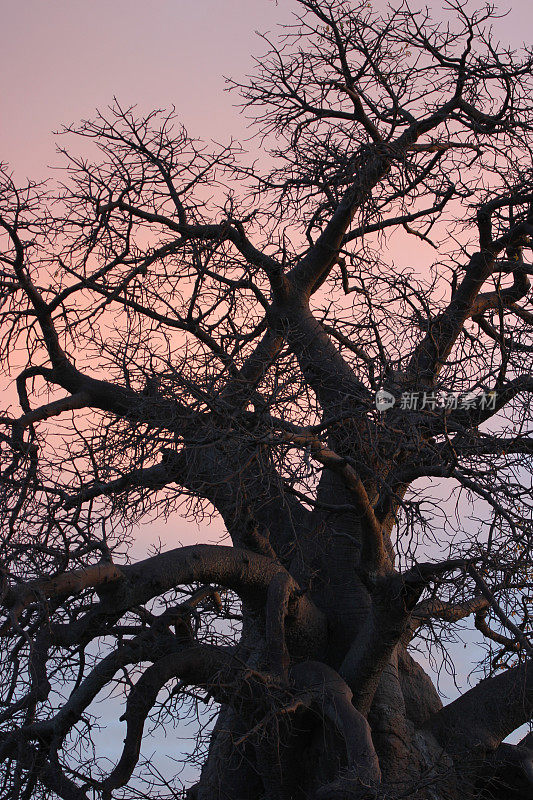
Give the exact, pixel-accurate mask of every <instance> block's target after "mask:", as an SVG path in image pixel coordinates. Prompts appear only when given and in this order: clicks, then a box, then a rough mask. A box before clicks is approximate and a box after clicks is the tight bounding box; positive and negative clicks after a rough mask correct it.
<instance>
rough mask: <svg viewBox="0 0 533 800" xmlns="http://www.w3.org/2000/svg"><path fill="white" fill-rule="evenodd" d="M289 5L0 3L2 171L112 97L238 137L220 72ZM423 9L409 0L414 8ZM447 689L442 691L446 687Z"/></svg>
mask: <svg viewBox="0 0 533 800" xmlns="http://www.w3.org/2000/svg"><path fill="white" fill-rule="evenodd" d="M479 4H480V5H481V0H480V2H479ZM295 5H296V4H295V2H294V0H279V4H278V5H276V2H275V0H19V2H16V0H5V1H4V3H3V4H2V25H3V31H4V33H3V37H2V49H1V51H0V103H1V126H0V160H3V161H7V162H9V163H10V164H11V166H12V168H13V170H14V172H15V176H16V178H17V179H18V180H19V181H22V180H23V179H24V177H26V176H29V177H34V178H44V177H46V175H47V174H49V171H48V170H47V165H49V164H53V163H58V158H57V156H56V155H55V145H54V140H53V137H52V135H51V131H52V130H53V129H57V128H59V127H60V126H61V124H62V123H70V122H76V121H77V120H79V119H80V118H82V117H90V116H91V115H92V114H93V112H94V109H95V108H96V107H101V108H103V107H105V106H106V105H108V104H109V103H110V102H111V101H112V98H113V96H114V95H116V96H117V98H118V99H119V101H120V102H121V103H122V104H123V105H126V104H132V103H137V104H138V105H139V107H140V109H141V110H143V111H150V110H151V109H152V108H154V107H169V106H170V105H172V104H174V105H175V106H176V108H177V111H178V114H179V115H180V117H181V119H182V121H183V122H184V124H185V125H186V127H187V128H188V129H189V132H190V133H191V134H192V135H194V136H200V137H203V138H206V139H209V138H215V139H218V140H226V139H227V138H229V136H230V135H231V134H233V135H234V136H235V137H236V138H242V137H243V136H244V135H245V127H244V124H243V121H242V119H241V118H239V115H238V112H237V110H236V109H235V108H234V107H233V104H234V103H235V102H237V98H236V96H232V95H228V94H226V93H224V92H223V88H224V80H223V75H228V76H233V77H235V78H238V77H241V76H243V75H244V74H245V73H246V72H247V71H249V70H250V69H251V67H252V62H251V53H256V54H260V53H261V52H262V51H263V50H264V45H263V44H262V43H261V42H259V41H258V39H257V37H256V36H255V35H254V31H255V30H261V31H265V30H268V29H271V30H272V29H273V28H274V27H275V24H276V22H277V21H282V22H283V21H288V20H289V18H290V10H291V9H292V8H294V7H295ZM373 5H374V7H375V8H378V9H379V8H384V7H385V6H386V3H385V2H384V0H376V1H375V2H374V3H373ZM424 5H425V3H423V2H418V1H417V0H413V2H412V6H413V8H421V7H423V6H424ZM433 5H434V8H435V9H438V8H439V7H440V5H441V4H440V2H435V3H434V4H433ZM509 6H510V3H509V0H506V2H505V3H502V4H501V8H502V10H505V9H506V8H509ZM532 28H533V3H532V2H531V0H515V2H514V3H513V7H512V9H511V10H510V13H509V15H508V17H507V18H506V19H504V20H501V21H500V22H499V23H498V26H497V33H498V37H499V38H500V39H501V40H502V41H508V42H509V43H510V44H512V45H513V46H516V47H518V46H519V45H521V44H522V42H523V40H524V39H526V40H530V38H531V30H532ZM169 528H170V529H171V530H172V535H169ZM220 530H221V526H220V525H215V526H213V527H212V528H211V529H209V530H207V529H206V528H205V526H201V527H200V529H197V527H196V525H194V524H193V523H191V524H190V525H186V524H185V523H183V522H182V521H181V520H178V521H176V520H171V521H170V523H169V527H167V528H165V526H164V525H163V523H158V524H157V525H154V526H148V527H147V528H145V529H144V530H143V531H142V532H141V534H140V535H139V538H138V542H137V545H136V547H135V550H134V553H135V555H137V554H141V553H142V551H143V550H145V549H146V547H147V545H148V543H149V542H150V541H155V540H156V539H157V537H158V536H161V537H162V538H163V539H165V540H166V541H167V542H168V541H169V540H171V541H172V545H173V546H175V545H176V544H177V541H176V539H181V540H183V541H186V540H189V541H190V540H194V539H201V540H203V541H207V540H214V539H215V537H216V534H217V533H218V532H219V531H220ZM445 683H446V682H445ZM447 688H449V689H450V691H451V692H452V693H453V690H452V689H451V684H450V686H449V687H447Z"/></svg>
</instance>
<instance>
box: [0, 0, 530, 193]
mask: <svg viewBox="0 0 533 800" xmlns="http://www.w3.org/2000/svg"><path fill="white" fill-rule="evenodd" d="M504 4H505V5H504ZM373 5H374V7H375V8H377V9H381V8H384V7H385V5H386V4H385V2H384V0H374V3H373ZM422 5H425V4H423V3H420V2H416V0H413V7H415V8H416V7H422ZM440 5H441V4H440V2H439V1H438V0H437V1H436V2H435V4H434V6H435V9H436V10H435V13H436V14H437V9H438V8H439V7H440ZM510 5H511V3H510V2H509V0H503V2H502V3H501V8H502V10H505V8H506V7H509V6H510ZM293 8H295V2H294V0H279V2H278V3H276V0H90V2H87V0H21V2H15V0H0V9H1V12H2V27H3V36H2V48H1V52H0V104H1V105H0V108H1V116H0V159H1V160H3V161H8V162H9V163H10V164H11V165H12V167H13V169H14V170H15V174H16V176H17V177H18V178H20V179H22V178H23V177H25V176H30V177H33V178H43V177H44V176H45V175H46V174H47V172H48V171H47V169H46V167H47V165H50V164H53V163H57V160H58V159H57V156H56V155H55V145H54V139H53V136H52V134H51V132H52V131H53V130H56V129H58V128H59V127H60V126H61V124H64V123H69V122H75V121H77V120H79V119H80V118H82V117H85V118H86V117H88V116H91V115H92V114H93V112H94V109H95V108H96V107H100V108H103V107H105V106H106V105H108V104H109V103H110V102H111V101H112V98H113V96H117V97H118V99H119V100H120V101H121V103H123V104H129V103H138V104H139V107H140V108H141V109H142V110H146V111H149V110H151V109H153V108H155V107H165V108H166V107H169V106H170V105H172V104H174V105H175V106H176V108H177V111H178V113H179V115H180V117H181V118H182V120H183V122H184V123H185V125H186V127H188V128H189V131H190V133H191V134H193V135H195V136H201V137H205V138H214V139H226V138H228V137H229V135H230V134H233V135H234V136H237V137H241V136H243V135H245V133H246V131H245V127H244V124H243V121H242V119H239V115H238V112H237V110H236V109H235V108H234V103H235V102H236V97H235V96H234V95H229V94H228V93H226V92H224V91H223V89H224V78H223V76H224V75H226V76H232V77H238V76H242V75H244V74H245V73H246V72H247V71H248V70H249V69H250V66H251V53H255V54H256V55H258V54H260V53H261V51H262V49H263V45H262V44H261V42H259V41H258V39H257V36H256V35H255V31H257V30H260V31H266V30H269V29H270V30H272V29H273V28H274V27H275V25H276V23H277V22H287V21H288V20H289V18H290V13H291V9H293ZM532 24H533V4H532V3H531V2H530V0H515V2H514V3H513V4H512V9H511V10H510V13H509V15H508V17H507V18H506V19H503V20H500V21H499V23H498V34H499V35H500V37H501V39H502V40H508V41H509V42H510V43H512V44H513V45H515V46H516V45H520V44H521V43H522V41H523V38H524V37H526V38H527V37H528V36H530V31H531V29H532Z"/></svg>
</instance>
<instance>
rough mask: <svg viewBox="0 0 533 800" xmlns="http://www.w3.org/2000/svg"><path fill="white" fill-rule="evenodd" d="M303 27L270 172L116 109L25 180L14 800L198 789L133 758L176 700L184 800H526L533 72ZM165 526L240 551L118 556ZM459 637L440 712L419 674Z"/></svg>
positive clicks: (6, 789)
mask: <svg viewBox="0 0 533 800" xmlns="http://www.w3.org/2000/svg"><path fill="white" fill-rule="evenodd" d="M298 8H299V13H298V14H296V16H295V18H294V23H293V24H292V25H290V26H288V27H285V28H283V29H282V30H281V32H280V34H279V36H278V37H277V38H276V37H272V38H268V37H264V48H265V49H266V53H265V54H264V55H262V56H261V57H260V58H258V60H257V61H256V64H255V68H254V72H253V74H252V75H251V76H250V77H249V78H247V79H246V80H244V81H243V82H242V83H240V84H239V83H232V88H233V89H234V90H235V91H237V92H240V95H241V98H242V102H243V107H244V113H246V114H248V115H250V117H251V118H252V123H253V124H255V125H256V127H257V131H258V137H259V138H258V140H257V142H258V149H259V151H260V154H259V156H258V158H257V159H256V160H255V161H253V160H250V159H249V157H248V156H247V154H246V153H245V152H244V151H243V150H242V149H241V148H240V147H239V146H237V145H236V144H235V143H230V144H228V145H216V144H212V145H207V144H203V143H201V142H200V141H198V140H195V139H193V138H191V137H190V136H189V135H188V134H187V133H186V131H185V130H184V129H183V128H182V127H180V126H179V124H178V121H177V120H176V119H175V115H174V113H162V112H153V113H150V114H148V115H147V116H142V115H140V113H139V112H137V111H136V110H135V109H134V108H124V107H122V106H121V105H120V104H119V103H118V102H115V103H114V104H113V105H112V106H111V107H110V108H109V109H108V110H107V111H105V112H101V113H97V115H96V116H95V118H94V119H93V120H89V121H84V122H82V123H81V124H80V125H77V126H72V127H69V128H66V129H65V130H64V135H65V137H66V138H64V139H62V140H61V142H65V141H67V142H68V144H67V145H65V146H64V147H63V146H62V148H61V152H62V153H63V155H64V157H65V158H66V167H65V172H64V175H63V181H62V183H61V184H59V185H58V184H57V183H52V184H49V185H36V184H28V185H26V186H18V185H17V184H16V183H15V182H14V179H13V178H12V176H11V175H10V173H9V172H8V171H7V168H6V169H4V171H3V177H2V200H1V212H0V227H1V231H2V256H1V261H2V264H1V276H0V277H1V282H2V290H3V294H2V308H1V313H2V319H1V323H2V339H1V343H2V355H3V363H4V366H5V370H6V374H9V375H11V376H13V380H14V385H16V390H17V396H18V399H17V400H16V401H15V400H13V401H12V404H11V405H9V402H8V400H6V401H5V404H4V405H5V407H4V411H3V413H2V419H1V423H2V433H1V439H0V442H1V452H2V476H3V479H2V486H3V492H2V500H1V502H2V506H1V508H2V514H1V524H2V542H1V566H2V601H1V606H2V614H3V621H2V627H1V647H2V668H1V685H2V706H1V709H0V721H1V728H0V754H1V762H2V765H3V766H2V796H3V797H6V798H13V800H14V799H15V798H17V800H18V799H19V798H20V800H23V799H25V800H26V799H28V798H34V797H35V798H39V797H43V798H44V797H59V798H63V799H64V800H87V799H88V798H102V800H109V799H110V798H138V797H149V798H155V797H158V798H161V797H163V796H168V797H170V796H173V797H177V796H178V795H177V794H176V791H177V790H174V789H173V788H172V785H171V784H170V783H168V782H167V790H166V792H167V794H165V790H164V789H163V788H162V786H159V787H157V785H156V783H157V780H156V777H155V772H154V777H153V780H152V783H151V784H150V785H148V784H147V783H146V781H145V783H142V781H140V779H139V778H138V777H137V778H136V772H135V770H136V767H137V765H138V764H139V760H140V758H141V745H142V743H143V737H144V736H145V735H146V734H147V731H148V729H149V724H150V720H151V719H153V718H154V715H155V716H157V719H158V721H159V722H160V723H162V724H169V725H171V724H172V723H173V722H174V721H175V719H176V717H177V716H178V715H179V713H180V711H181V709H183V708H185V707H186V706H187V703H199V704H202V703H206V704H211V707H212V708H216V709H217V713H218V716H217V719H216V722H215V724H214V727H213V728H212V730H211V731H210V738H209V743H208V747H207V749H206V753H205V756H206V757H205V761H204V763H203V766H202V770H201V774H200V775H199V778H198V781H197V783H196V784H195V785H194V786H190V787H188V788H187V789H186V790H185V789H184V791H186V796H187V797H188V798H190V799H191V800H223V799H224V800H226V799H227V800H230V799H231V800H252V798H253V800H255V799H256V798H257V799H259V798H265V800H266V799H268V800H289V798H294V800H310V799H311V798H314V800H343V799H344V800H350V799H352V798H353V800H356V798H370V797H376V798H377V797H382V798H400V797H401V798H407V797H412V798H434V799H435V800H444V799H445V798H450V800H451V799H452V798H457V797H459V796H460V797H461V798H465V799H466V798H469V799H470V798H475V797H491V798H509V797H521V798H525V797H533V742H532V740H531V736H530V735H528V736H526V737H525V738H524V739H523V740H522V741H521V743H520V744H518V745H510V744H507V743H505V739H506V738H507V737H508V736H509V735H510V734H511V733H512V732H513V731H515V730H517V729H518V728H520V727H521V726H522V725H524V724H525V723H527V722H528V721H529V720H530V719H531V714H532V710H533V661H532V653H531V649H532V645H531V644H530V639H529V635H530V620H529V602H530V596H531V595H530V585H531V583H530V576H531V569H532V564H531V555H530V545H531V537H532V530H531V524H530V523H531V513H530V512H531V506H532V496H531V473H530V470H531V453H532V444H533V440H532V438H531V432H530V427H529V407H530V402H531V395H532V392H533V376H532V375H531V367H530V362H531V352H532V349H533V343H532V341H531V325H532V323H533V312H532V311H531V310H528V308H527V305H528V302H530V300H529V299H528V293H529V289H530V280H529V277H528V276H529V275H531V274H532V272H533V268H532V267H531V266H530V265H529V264H528V259H527V254H528V253H529V251H530V250H531V239H530V236H531V234H532V233H533V205H532V202H533V179H532V178H533V171H532V161H531V148H532V145H533V136H532V132H533V101H532V100H531V98H532V97H533V82H532V80H531V75H532V67H533V54H532V53H531V52H527V51H524V52H522V53H517V52H514V51H511V50H510V49H508V48H506V47H504V46H502V45H501V44H499V43H498V40H497V37H496V35H495V33H494V31H493V29H491V27H490V26H491V24H496V29H497V20H498V17H497V15H496V12H495V11H494V9H493V8H492V7H490V6H486V7H484V8H482V9H480V10H479V9H478V10H472V11H468V10H466V9H465V8H463V5H462V3H460V2H458V1H457V0H451V2H448V3H447V13H448V15H449V18H448V22H447V23H446V24H444V23H443V24H437V23H434V22H433V21H432V20H431V19H430V17H429V15H428V12H427V11H423V12H421V11H413V10H411V9H410V8H409V7H408V6H407V5H406V4H403V5H401V6H400V7H398V8H397V9H395V10H391V11H390V12H388V13H387V14H386V15H384V16H383V15H380V14H378V13H375V12H374V11H373V10H372V9H371V8H370V7H369V4H366V3H360V4H358V3H353V2H348V0H298ZM72 140H74V141H72ZM77 142H81V145H82V147H81V150H82V155H77V154H76V153H77V147H78V145H77V144H76V143H77ZM398 243H399V244H398ZM411 243H413V253H415V252H416V254H417V259H418V261H417V265H416V269H415V266H409V265H407V266H405V265H404V266H398V265H397V264H395V262H394V255H393V254H394V253H395V252H396V254H397V253H398V247H399V246H400V245H401V246H402V247H403V248H404V249H403V256H402V259H403V261H405V260H406V247H409V245H410V244H411ZM393 245H397V247H396V251H395V250H394V249H393ZM395 257H396V259H397V260H398V255H396V256H395ZM452 501H455V502H452ZM450 509H452V511H453V513H452V512H451V511H450ZM177 510H179V511H181V513H183V514H188V515H190V516H191V517H192V518H193V519H196V520H197V521H198V522H200V523H202V524H203V525H204V526H205V540H207V541H208V540H209V539H210V538H211V539H212V535H211V534H210V531H209V528H208V527H207V526H208V523H209V522H210V521H211V519H212V518H213V517H215V516H216V517H218V518H219V519H220V520H222V521H223V525H224V528H225V531H227V535H228V540H227V541H226V542H223V543H220V544H205V543H199V544H194V545H189V546H177V545H178V542H177V541H176V542H174V543H170V549H167V550H164V551H162V552H157V553H155V554H154V555H152V556H151V557H149V558H147V559H145V560H143V561H141V562H137V563H134V562H132V561H131V560H128V558H127V548H126V545H127V543H128V541H129V539H128V537H129V536H131V534H132V531H133V530H134V528H135V526H136V525H137V524H138V523H140V522H142V521H145V523H146V524H148V523H149V521H150V520H153V519H154V518H156V517H157V516H158V515H164V516H168V515H170V514H173V513H176V511H177ZM446 513H448V517H447V518H446ZM176 535H177V534H176ZM468 619H471V621H473V622H474V623H475V626H476V627H477V629H478V631H479V632H480V635H483V637H484V641H485V642H486V647H485V648H484V649H482V651H481V653H480V659H481V660H482V662H483V663H482V669H483V677H482V679H481V680H479V681H478V682H477V683H476V682H474V685H472V687H471V688H470V689H469V690H468V691H466V692H465V693H464V694H462V695H461V696H460V697H459V698H458V699H456V700H454V701H453V702H450V703H449V704H448V705H446V706H444V707H443V704H442V702H441V699H440V697H439V695H438V693H437V691H436V689H435V687H434V685H433V683H432V681H431V680H430V678H429V676H428V675H427V674H426V673H425V672H424V670H423V669H422V667H421V666H420V665H419V663H418V662H417V660H416V658H415V656H416V652H415V650H416V648H418V650H423V651H424V653H425V654H427V653H433V658H434V659H436V660H437V662H438V660H439V659H440V663H443V660H444V659H445V658H446V641H447V639H448V638H449V636H450V635H453V631H454V630H455V628H456V627H457V626H458V625H460V624H464V621H465V620H468ZM413 653H414V655H413ZM479 677H480V676H479V675H478V678H479ZM111 690H114V691H115V692H117V691H118V693H119V695H120V696H121V697H123V701H124V708H123V710H124V714H123V717H122V718H121V719H122V723H123V726H124V728H123V730H124V743H123V748H122V754H121V756H120V758H119V759H118V761H117V762H116V763H112V764H109V762H107V761H105V760H103V759H102V757H101V756H102V753H99V752H98V751H96V752H94V751H93V749H92V746H91V737H92V732H93V724H94V718H93V711H94V706H93V704H94V702H95V701H96V700H97V699H98V698H99V697H102V696H103V694H102V693H104V694H105V692H106V691H107V692H109V691H111ZM104 755H105V754H104ZM173 792H174V793H173Z"/></svg>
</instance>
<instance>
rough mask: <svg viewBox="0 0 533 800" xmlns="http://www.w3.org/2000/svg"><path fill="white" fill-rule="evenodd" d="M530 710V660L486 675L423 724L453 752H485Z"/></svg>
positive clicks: (532, 696) (463, 755)
mask: <svg viewBox="0 0 533 800" xmlns="http://www.w3.org/2000/svg"><path fill="white" fill-rule="evenodd" d="M532 713H533V661H531V660H528V661H525V662H522V663H521V664H519V665H518V666H516V667H513V668H511V669H508V670H506V672H504V673H502V674H500V675H495V676H493V677H491V678H485V680H482V681H481V682H480V683H478V684H477V686H474V688H473V689H470V690H469V691H468V692H465V694H463V695H462V696H461V697H459V698H458V699H457V700H454V701H453V702H452V703H450V704H449V705H447V706H445V707H444V708H443V709H441V710H440V711H439V712H437V713H436V714H434V715H433V716H432V717H431V718H430V719H429V721H428V722H427V725H426V727H427V728H428V729H429V730H430V731H431V732H432V733H433V734H434V735H435V736H436V738H437V739H438V741H439V742H440V743H441V744H442V746H443V747H445V748H446V749H447V750H448V751H449V752H450V753H451V754H452V755H455V757H457V758H459V759H467V760H468V759H469V758H471V757H472V754H475V753H479V754H481V755H485V754H487V753H489V752H490V751H492V750H495V749H496V747H498V745H499V744H500V743H501V742H502V741H503V740H504V739H505V738H506V736H508V735H509V734H510V733H512V732H513V731H514V730H516V729H517V728H519V727H520V725H522V724H523V723H524V722H527V721H528V720H529V719H530V718H531V715H532Z"/></svg>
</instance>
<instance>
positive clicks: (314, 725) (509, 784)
mask: <svg viewBox="0 0 533 800" xmlns="http://www.w3.org/2000/svg"><path fill="white" fill-rule="evenodd" d="M440 706H441V702H440V699H439V697H438V694H437V692H436V690H435V688H434V686H433V684H432V682H431V680H430V678H429V677H428V676H427V675H426V674H425V673H424V671H423V670H422V668H421V667H420V665H419V664H417V662H416V661H414V660H413V659H412V658H411V656H410V655H409V654H408V653H406V651H405V650H403V649H402V650H400V649H399V650H398V651H397V652H395V653H394V655H393V657H392V658H391V659H390V662H389V664H388V665H387V667H386V669H385V670H384V672H383V675H382V678H381V680H380V682H379V685H378V688H377V690H376V694H375V698H374V702H373V704H372V708H371V710H370V713H369V715H368V721H369V723H370V729H371V734H372V740H373V743H374V746H375V750H376V753H377V756H378V759H379V767H380V770H381V783H380V785H379V787H377V786H376V785H375V784H373V782H372V780H370V779H365V777H364V776H361V775H360V774H357V771H356V770H354V769H353V767H351V766H350V754H349V752H347V750H348V748H347V746H346V741H345V739H344V738H343V736H342V735H341V732H340V729H339V727H340V726H339V725H335V724H333V723H332V721H331V716H329V717H327V718H322V719H320V718H318V717H317V715H316V714H305V713H302V714H301V715H299V716H298V715H295V717H294V718H293V720H292V721H291V723H290V724H281V725H276V726H272V727H271V728H270V729H269V730H266V729H265V730H264V731H263V732H262V734H261V735H260V736H258V737H254V736H250V737H249V738H248V739H246V737H245V734H246V731H247V729H249V723H248V722H246V721H244V720H243V719H242V718H239V716H238V715H237V714H236V713H235V712H234V711H232V710H231V709H228V708H227V707H224V708H222V709H221V712H220V715H219V719H218V722H217V724H216V726H215V730H214V732H213V734H212V738H211V745H210V751H209V756H208V758H207V761H206V764H205V765H204V768H203V770H202V776H201V780H200V782H199V784H198V785H197V786H195V787H194V788H193V789H192V790H190V793H189V797H190V799H191V800H361V798H378V797H379V798H382V800H386V798H389V800H395V798H400V797H401V798H412V800H531V798H533V792H532V790H531V784H530V781H529V778H528V770H530V769H531V752H530V750H529V748H528V747H527V746H526V745H525V744H524V745H523V746H522V747H521V748H511V747H507V749H506V746H502V747H500V748H498V750H497V751H496V752H495V753H493V754H489V755H488V757H487V758H486V759H485V760H484V761H480V762H479V763H474V762H472V763H470V764H467V765H464V764H463V765H462V766H460V765H459V764H458V763H457V762H456V761H454V759H453V758H452V756H451V755H450V754H449V753H448V752H447V751H445V750H444V749H443V748H442V747H441V745H440V744H439V742H438V741H437V739H436V738H435V737H434V736H433V735H432V734H431V733H430V732H429V731H428V730H427V729H426V728H425V727H424V723H425V722H426V721H427V719H428V717H429V716H430V715H431V714H432V713H434V712H435V711H437V710H438V709H439V707H440ZM276 737H278V741H276ZM242 738H244V741H243V742H242V743H239V744H236V743H238V742H239V739H242Z"/></svg>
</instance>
